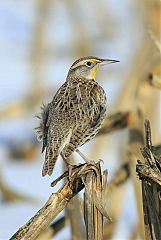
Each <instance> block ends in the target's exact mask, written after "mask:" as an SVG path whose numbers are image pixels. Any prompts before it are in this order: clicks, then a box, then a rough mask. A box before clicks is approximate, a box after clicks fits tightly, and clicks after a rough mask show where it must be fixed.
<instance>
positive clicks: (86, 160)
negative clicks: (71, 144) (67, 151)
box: [76, 149, 102, 164]
mask: <svg viewBox="0 0 161 240" xmlns="http://www.w3.org/2000/svg"><path fill="white" fill-rule="evenodd" d="M76 152H77V153H78V154H79V156H81V158H83V160H84V161H85V162H86V163H87V164H96V163H97V162H98V161H102V160H101V159H99V160H98V161H95V160H91V159H89V158H87V157H86V156H85V155H84V154H83V153H82V152H81V151H80V150H78V149H77V150H76Z"/></svg>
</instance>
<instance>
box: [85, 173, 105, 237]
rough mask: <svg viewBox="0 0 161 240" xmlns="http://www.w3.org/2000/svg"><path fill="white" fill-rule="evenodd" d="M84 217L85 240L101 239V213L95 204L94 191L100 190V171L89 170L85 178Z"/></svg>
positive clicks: (98, 191)
mask: <svg viewBox="0 0 161 240" xmlns="http://www.w3.org/2000/svg"><path fill="white" fill-rule="evenodd" d="M84 184H85V193H84V219H85V224H86V230H87V240H101V239H102V236H103V215H102V213H101V212H100V211H99V210H98V208H97V207H96V205H95V200H94V199H95V196H94V194H95V193H101V192H102V183H101V172H100V169H99V171H98V170H97V171H96V172H95V173H94V172H89V173H88V174H87V175H86V177H85V179H84Z"/></svg>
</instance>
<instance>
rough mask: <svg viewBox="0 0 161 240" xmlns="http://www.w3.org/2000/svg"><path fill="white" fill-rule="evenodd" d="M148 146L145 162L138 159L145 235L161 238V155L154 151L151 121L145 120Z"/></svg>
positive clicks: (144, 150) (147, 237) (145, 148)
mask: <svg viewBox="0 0 161 240" xmlns="http://www.w3.org/2000/svg"><path fill="white" fill-rule="evenodd" d="M145 133H146V146H145V147H144V148H142V155H143V157H144V159H145V163H144V164H143V163H141V162H140V161H138V164H137V166H136V171H137V173H138V175H139V178H140V180H141V182H142V195H143V210H144V226H145V237H146V239H148V240H153V239H156V240H157V239H161V225H160V219H161V211H160V209H161V198H160V194H161V156H157V155H155V154H154V153H153V152H152V149H153V146H152V141H151V130H150V122H149V121H146V122H145Z"/></svg>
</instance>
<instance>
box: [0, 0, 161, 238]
mask: <svg viewBox="0 0 161 240" xmlns="http://www.w3.org/2000/svg"><path fill="white" fill-rule="evenodd" d="M160 10H161V1H159V0H153V1H152V0H143V1H140V0H122V1H116V0H108V1H106V0H101V1H98V0H93V1H85V0H81V1H80V0H75V1H74V0H69V1H67V0H63V1H57V0H56V1H52V0H48V1H46V0H28V1H27V0H24V1H20V0H5V1H4V0H2V1H1V2H0V16H1V17H0V198H1V201H0V239H9V237H11V236H12V234H14V232H15V231H16V230H17V229H18V228H19V227H20V226H22V225H23V224H25V223H26V221H27V220H29V219H30V217H32V216H33V214H35V213H36V211H37V210H38V209H39V208H40V207H41V206H42V204H43V203H44V202H45V201H46V200H47V198H48V197H49V195H50V194H51V193H52V192H53V191H56V190H57V189H58V187H59V186H60V184H59V185H58V186H56V187H55V188H54V189H52V188H50V183H51V181H52V180H53V179H55V178H56V177H58V176H59V175H60V174H61V172H62V171H63V165H62V163H63V161H62V159H61V158H60V159H58V161H57V164H56V168H55V171H54V174H53V176H51V177H45V178H42V177H41V168H42V164H43V160H44V156H43V155H41V144H40V143H38V141H37V139H36V134H35V131H34V128H35V127H36V126H37V124H38V120H37V119H36V118H35V117H34V116H35V115H37V114H38V113H39V112H40V106H41V105H42V103H47V102H49V101H51V99H52V97H53V96H54V94H55V92H56V90H57V89H58V88H59V87H60V86H61V84H62V83H63V82H64V81H65V78H66V75H67V71H68V69H69V67H70V65H71V64H72V63H73V62H74V61H75V60H76V59H78V58H79V57H82V56H87V55H92V56H98V57H102V58H109V59H117V60H120V63H119V64H114V65H110V66H109V67H108V68H104V69H103V71H101V72H100V73H99V75H98V77H97V79H98V81H99V83H100V84H101V85H102V86H103V88H104V89H105V91H106V93H107V96H108V115H110V114H112V113H116V112H118V111H121V112H123V111H129V112H130V119H129V120H128V121H129V126H128V127H127V128H125V129H123V130H121V131H116V132H114V133H110V134H108V135H107V134H104V135H101V136H99V137H96V139H94V140H92V141H91V142H90V143H88V144H86V146H83V147H82V151H83V152H84V153H86V155H88V156H91V157H92V158H94V159H98V158H100V159H103V160H104V165H103V166H102V168H103V169H105V168H107V169H108V172H109V180H110V179H112V177H113V175H114V173H115V172H116V171H117V170H118V169H119V166H121V164H123V163H124V162H127V161H128V160H127V158H129V155H128V153H129V152H130V153H131V152H132V154H133V155H135V157H136V158H139V157H140V156H139V153H138V152H139V149H140V146H139V145H138V146H135V147H134V146H132V145H131V142H130V139H129V138H130V137H129V136H131V135H130V133H129V131H130V129H132V128H135V129H136V128H137V129H139V130H140V131H142V127H143V122H144V119H146V118H148V119H149V120H150V121H151V128H152V132H153V142H154V143H155V144H159V143H160V142H161V139H160V136H161V124H160V122H161V115H160V113H161V111H160V109H161V98H160V93H159V90H158V89H156V88H154V87H152V86H151V85H150V84H149V81H150V79H151V78H152V77H153V78H154V77H157V78H160V71H161V65H160V51H161V46H160V44H161V43H160V42H159V41H160V39H159V38H160V32H159V31H160V25H161V12H160ZM138 112H139V113H138ZM139 114H140V115H141V117H140V115H139ZM135 150H136V151H137V153H136V154H135ZM75 158H76V159H77V162H80V161H81V159H80V158H78V156H77V155H76V154H75ZM133 168H134V170H135V165H134V166H133ZM134 185H135V180H134V179H133V178H132V180H131V179H130V178H128V179H126V181H125V182H124V184H122V185H121V186H119V187H118V189H116V190H115V191H113V193H112V194H111V195H110V196H109V198H108V211H109V215H111V217H112V218H113V219H114V223H115V224H114V225H115V227H113V230H112V233H111V234H110V235H109V237H108V238H105V239H116V240H117V239H124V240H126V239H137V237H138V236H139V235H138V231H137V230H136V229H137V227H136V226H137V219H138V217H137V209H136V202H135V196H137V194H136V190H134V189H135V187H134ZM63 215H64V213H62V214H61V216H63ZM58 218H59V217H58ZM138 238H139V237H138ZM53 239H56V240H59V239H71V234H70V227H69V225H68V224H67V226H66V227H65V228H64V229H63V230H62V231H61V232H60V233H58V234H57V235H56V236H55V237H54V238H53Z"/></svg>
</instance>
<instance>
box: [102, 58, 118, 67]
mask: <svg viewBox="0 0 161 240" xmlns="http://www.w3.org/2000/svg"><path fill="white" fill-rule="evenodd" d="M117 62H120V61H118V60H110V59H101V60H100V62H99V63H98V64H99V65H100V66H104V65H107V64H110V63H117Z"/></svg>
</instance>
